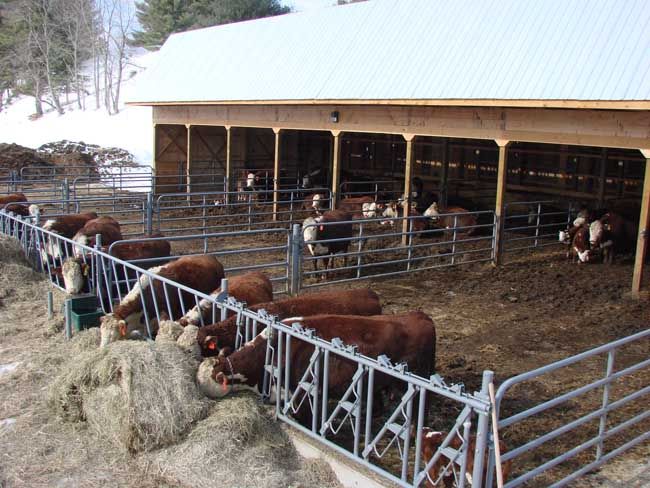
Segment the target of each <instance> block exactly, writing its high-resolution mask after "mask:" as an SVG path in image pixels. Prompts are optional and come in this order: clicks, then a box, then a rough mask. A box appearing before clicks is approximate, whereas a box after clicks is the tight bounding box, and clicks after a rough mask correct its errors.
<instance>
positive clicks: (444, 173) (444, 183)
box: [438, 137, 449, 208]
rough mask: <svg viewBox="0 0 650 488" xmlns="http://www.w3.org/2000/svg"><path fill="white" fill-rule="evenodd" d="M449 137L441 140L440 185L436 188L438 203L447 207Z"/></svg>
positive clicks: (442, 206)
mask: <svg viewBox="0 0 650 488" xmlns="http://www.w3.org/2000/svg"><path fill="white" fill-rule="evenodd" d="M448 181H449V138H447V137H445V139H444V140H443V141H442V169H441V173H440V186H439V189H438V205H440V207H441V208H447V199H448V198H447V197H448V194H449V186H448Z"/></svg>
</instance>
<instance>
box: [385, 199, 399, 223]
mask: <svg viewBox="0 0 650 488" xmlns="http://www.w3.org/2000/svg"><path fill="white" fill-rule="evenodd" d="M381 216H382V217H384V218H386V219H394V218H397V217H399V211H398V210H397V202H390V203H388V204H387V205H386V208H384V211H383V212H382V214H381ZM381 224H382V225H387V224H389V225H394V224H395V221H393V220H382V221H381Z"/></svg>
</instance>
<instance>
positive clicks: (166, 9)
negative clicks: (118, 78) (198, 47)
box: [132, 0, 194, 49]
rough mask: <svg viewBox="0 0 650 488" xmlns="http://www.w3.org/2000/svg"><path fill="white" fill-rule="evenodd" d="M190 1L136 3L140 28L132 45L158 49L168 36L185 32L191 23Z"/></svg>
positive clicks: (167, 0)
mask: <svg viewBox="0 0 650 488" xmlns="http://www.w3.org/2000/svg"><path fill="white" fill-rule="evenodd" d="M191 3H192V1H191V0H144V1H142V2H136V3H135V7H136V16H137V17H138V21H139V22H140V25H141V26H142V30H141V31H137V32H134V34H133V41H132V43H133V44H134V45H136V46H144V47H146V48H148V49H156V48H158V47H160V46H161V45H162V44H163V43H164V42H165V40H166V39H167V37H168V36H169V34H172V33H174V32H181V31H184V30H187V29H188V28H189V27H190V26H191V25H192V24H193V23H194V20H193V17H192V15H191V14H190V4H191Z"/></svg>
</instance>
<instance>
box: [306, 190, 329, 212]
mask: <svg viewBox="0 0 650 488" xmlns="http://www.w3.org/2000/svg"><path fill="white" fill-rule="evenodd" d="M328 204H329V200H328V198H327V195H325V194H324V193H312V194H311V195H307V196H306V197H305V198H304V200H303V201H302V206H301V210H308V211H310V212H314V213H315V214H316V215H320V214H321V213H322V211H323V210H324V209H325V208H326V205H328Z"/></svg>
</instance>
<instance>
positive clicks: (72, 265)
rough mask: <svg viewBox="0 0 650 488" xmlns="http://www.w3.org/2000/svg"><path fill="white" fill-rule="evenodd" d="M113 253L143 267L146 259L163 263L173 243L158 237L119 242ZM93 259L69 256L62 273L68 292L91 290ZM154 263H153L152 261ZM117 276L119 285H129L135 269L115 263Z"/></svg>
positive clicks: (158, 235)
mask: <svg viewBox="0 0 650 488" xmlns="http://www.w3.org/2000/svg"><path fill="white" fill-rule="evenodd" d="M145 237H162V236H161V235H160V234H154V235H151V236H145ZM111 255H113V256H115V257H116V258H118V259H121V260H122V261H138V263H137V265H138V266H139V267H141V268H148V267H149V266H147V264H148V263H147V262H146V261H145V260H150V261H151V262H155V263H156V264H157V265H159V266H160V265H162V264H163V262H162V260H161V258H168V257H169V256H170V255H171V244H170V242H169V241H167V240H164V239H157V240H152V241H143V242H132V243H131V242H129V241H124V242H123V243H118V244H117V245H116V246H114V247H113V249H112V250H111ZM92 263H93V260H92V259H86V258H85V257H84V256H81V257H75V258H67V259H66V260H65V261H64V262H63V266H62V267H61V274H62V277H63V283H64V287H65V291H66V293H69V294H73V295H76V294H79V293H81V292H82V291H89V286H88V280H87V277H88V276H89V275H92V272H93V269H92ZM151 264H153V263H151ZM115 270H116V272H117V276H114V277H113V279H114V280H115V282H116V283H118V284H119V285H121V286H123V285H125V284H126V285H128V283H129V278H130V277H131V276H133V275H134V274H135V271H133V270H130V269H129V268H125V267H122V266H120V265H119V264H116V265H115Z"/></svg>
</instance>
